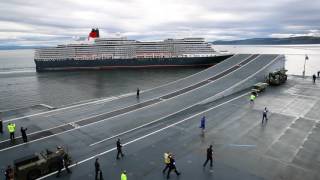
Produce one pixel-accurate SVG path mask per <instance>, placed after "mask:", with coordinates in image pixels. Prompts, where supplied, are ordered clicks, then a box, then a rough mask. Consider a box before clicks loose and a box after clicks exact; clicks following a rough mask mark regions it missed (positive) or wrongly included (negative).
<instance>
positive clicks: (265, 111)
mask: <svg viewBox="0 0 320 180" xmlns="http://www.w3.org/2000/svg"><path fill="white" fill-rule="evenodd" d="M264 120H265V121H266V123H267V122H268V109H267V107H265V108H264V110H263V112H262V122H261V124H264Z"/></svg>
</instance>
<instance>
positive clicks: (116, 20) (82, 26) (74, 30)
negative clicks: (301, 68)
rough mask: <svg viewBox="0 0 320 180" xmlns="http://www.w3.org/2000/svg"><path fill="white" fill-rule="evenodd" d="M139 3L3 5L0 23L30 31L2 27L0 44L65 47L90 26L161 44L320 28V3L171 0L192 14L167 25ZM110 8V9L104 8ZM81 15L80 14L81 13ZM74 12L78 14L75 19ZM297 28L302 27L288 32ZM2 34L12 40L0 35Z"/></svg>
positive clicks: (70, 0) (15, 0)
mask: <svg viewBox="0 0 320 180" xmlns="http://www.w3.org/2000/svg"><path fill="white" fill-rule="evenodd" d="M147 1H148V2H149V0H146V2H147ZM96 2H97V3H98V2H101V1H96ZM141 2H142V0H139V1H138V0H121V1H117V0H108V1H104V2H102V3H101V4H100V5H96V4H95V2H92V3H91V4H90V3H82V2H78V1H75V0H55V1H43V0H28V1H23V0H10V1H2V2H0V22H14V23H17V24H20V25H23V26H28V27H29V28H27V29H22V28H21V29H19V28H14V27H10V26H8V27H0V44H7V43H8V42H10V43H16V44H23V43H29V44H32V42H34V43H35V44H39V43H41V42H43V43H45V44H48V43H50V42H51V43H63V42H65V41H69V40H72V39H73V37H74V36H80V37H84V36H87V34H88V32H89V31H90V28H91V27H99V28H100V29H101V34H102V35H104V36H109V35H110V34H114V33H116V32H120V33H122V34H124V35H125V34H128V36H129V38H131V39H139V40H159V39H163V38H169V37H175V36H179V35H188V34H192V35H195V36H203V37H208V38H210V39H209V40H217V39H228V38H235V39H243V38H252V37H268V36H271V35H272V34H307V33H309V32H310V30H319V29H320V21H319V19H320V13H319V10H320V1H312V0H307V1H303V0H268V1H260V0H257V1H249V0H237V1H235V0H202V1H198V0H174V1H172V4H173V5H184V6H186V7H190V8H191V9H192V8H193V9H196V10H195V11H194V12H174V13H176V14H172V19H171V18H168V19H167V22H164V21H159V19H160V20H161V16H162V15H161V14H155V15H158V16H159V17H148V16H150V14H148V10H149V9H146V7H144V6H140V5H141V4H139V3H141ZM163 2H164V3H165V2H166V1H163ZM170 2H171V1H170ZM110 5H111V6H112V5H113V6H112V7H107V6H110ZM168 6H170V4H168ZM166 7H167V6H166ZM150 8H151V7H150ZM152 8H157V7H152ZM158 8H161V7H158ZM169 8H170V7H169ZM187 10H188V9H186V11H187ZM82 12H83V14H84V15H81V13H82ZM160 12H161V13H163V15H166V13H168V12H170V11H168V12H167V9H163V10H162V11H160ZM77 13H80V14H79V15H75V14H77ZM210 13H212V15H213V16H215V15H216V13H218V14H219V13H221V14H227V15H231V17H232V16H235V17H240V18H239V19H237V18H235V19H223V17H221V20H220V19H219V18H216V19H212V20H210V18H209V19H206V18H202V16H203V15H206V14H210ZM181 14H182V15H184V14H185V15H186V17H185V20H181V21H179V20H175V17H174V16H175V15H181ZM86 16H88V17H86ZM146 18H147V19H148V20H146ZM157 18H158V19H157ZM295 26H299V27H300V28H290V27H295ZM1 33H2V34H6V33H12V34H16V36H15V37H1Z"/></svg>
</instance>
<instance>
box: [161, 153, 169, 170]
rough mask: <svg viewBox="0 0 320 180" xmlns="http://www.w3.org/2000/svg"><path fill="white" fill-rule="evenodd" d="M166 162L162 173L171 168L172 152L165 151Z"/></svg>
mask: <svg viewBox="0 0 320 180" xmlns="http://www.w3.org/2000/svg"><path fill="white" fill-rule="evenodd" d="M163 157H164V164H165V167H164V169H163V170H162V173H165V172H166V170H167V169H168V168H169V165H170V158H169V157H170V152H165V153H164V155H163Z"/></svg>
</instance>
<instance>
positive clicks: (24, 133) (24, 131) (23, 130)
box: [20, 127, 28, 143]
mask: <svg viewBox="0 0 320 180" xmlns="http://www.w3.org/2000/svg"><path fill="white" fill-rule="evenodd" d="M27 130H28V129H27V128H23V127H21V129H20V131H21V136H22V140H23V142H25V143H26V142H28V137H27V132H26V131H27Z"/></svg>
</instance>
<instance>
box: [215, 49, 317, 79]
mask: <svg viewBox="0 0 320 180" xmlns="http://www.w3.org/2000/svg"><path fill="white" fill-rule="evenodd" d="M214 47H215V48H216V49H218V50H227V51H229V52H233V53H260V54H284V55H285V56H286V60H287V61H286V69H288V74H294V75H302V71H303V66H304V59H305V55H306V54H307V55H308V57H309V60H308V61H306V75H308V76H311V75H312V74H314V73H317V71H319V70H320V45H286V46H284V45H281V46H280V45H279V46H267V45H256V46H252V45H251V46H249V45H248V46H247V45H241V46H231V45H230V46H214Z"/></svg>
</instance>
